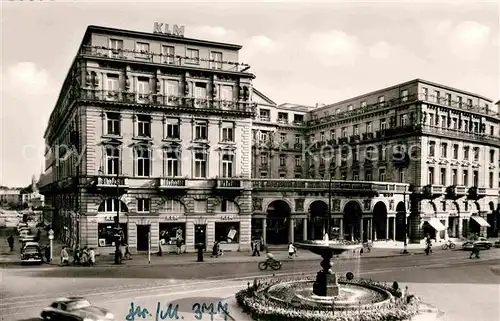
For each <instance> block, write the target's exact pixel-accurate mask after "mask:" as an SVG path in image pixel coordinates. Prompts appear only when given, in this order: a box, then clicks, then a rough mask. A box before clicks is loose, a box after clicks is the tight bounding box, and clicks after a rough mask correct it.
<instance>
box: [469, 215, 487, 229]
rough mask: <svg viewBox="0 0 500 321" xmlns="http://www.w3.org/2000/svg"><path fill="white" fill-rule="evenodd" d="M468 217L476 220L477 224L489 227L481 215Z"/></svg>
mask: <svg viewBox="0 0 500 321" xmlns="http://www.w3.org/2000/svg"><path fill="white" fill-rule="evenodd" d="M470 218H471V219H473V220H474V221H476V222H477V224H479V226H482V227H491V225H490V224H489V223H488V222H486V220H485V219H484V218H482V217H481V216H471V217H470Z"/></svg>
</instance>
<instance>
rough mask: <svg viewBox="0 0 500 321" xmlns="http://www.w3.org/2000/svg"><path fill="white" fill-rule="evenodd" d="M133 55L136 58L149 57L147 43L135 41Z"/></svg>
mask: <svg viewBox="0 0 500 321" xmlns="http://www.w3.org/2000/svg"><path fill="white" fill-rule="evenodd" d="M135 56H136V57H138V58H143V59H148V58H149V43H145V42H136V43H135Z"/></svg>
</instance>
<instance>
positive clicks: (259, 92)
mask: <svg viewBox="0 0 500 321" xmlns="http://www.w3.org/2000/svg"><path fill="white" fill-rule="evenodd" d="M253 91H254V92H256V93H257V94H258V95H260V96H261V97H262V98H263V99H264V100H266V101H267V102H268V103H269V104H271V105H274V106H277V105H278V104H276V103H275V102H274V101H273V100H272V99H271V98H269V97H267V96H266V95H264V94H263V93H262V92H261V91H259V90H257V89H256V88H255V87H254V88H253Z"/></svg>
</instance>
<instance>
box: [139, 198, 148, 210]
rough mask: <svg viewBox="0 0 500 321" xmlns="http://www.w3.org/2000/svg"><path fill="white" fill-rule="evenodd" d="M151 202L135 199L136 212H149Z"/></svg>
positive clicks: (146, 199) (144, 199)
mask: <svg viewBox="0 0 500 321" xmlns="http://www.w3.org/2000/svg"><path fill="white" fill-rule="evenodd" d="M150 203H151V200H150V199H149V198H138V199H137V212H149V206H150Z"/></svg>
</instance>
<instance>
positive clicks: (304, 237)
mask: <svg viewBox="0 0 500 321" xmlns="http://www.w3.org/2000/svg"><path fill="white" fill-rule="evenodd" d="M302 237H303V239H304V241H307V218H304V219H302Z"/></svg>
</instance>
